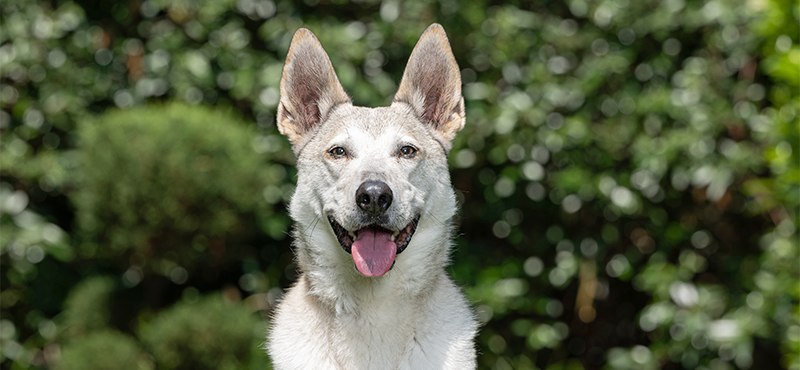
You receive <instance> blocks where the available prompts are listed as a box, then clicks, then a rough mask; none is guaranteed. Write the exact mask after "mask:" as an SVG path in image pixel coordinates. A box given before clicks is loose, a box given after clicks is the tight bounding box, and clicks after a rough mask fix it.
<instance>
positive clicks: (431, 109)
mask: <svg viewBox="0 0 800 370" xmlns="http://www.w3.org/2000/svg"><path fill="white" fill-rule="evenodd" d="M394 102H396V103H399V102H403V103H407V104H408V105H410V106H411V108H412V109H413V110H414V112H415V113H416V114H417V116H418V117H419V119H420V120H421V121H422V122H424V123H426V124H428V125H430V127H431V128H432V129H433V132H434V133H435V134H436V135H437V136H438V137H437V139H438V140H439V141H440V142H441V143H442V145H443V146H444V147H445V149H446V150H450V146H451V141H452V140H453V138H455V136H456V133H458V131H460V130H461V129H462V128H464V98H463V97H462V96H461V72H459V70H458V64H456V59H455V58H454V57H453V51H452V50H450V42H449V41H448V40H447V35H446V34H445V33H444V28H442V26H441V25H439V24H436V23H434V24H432V25H430V27H428V29H427V30H425V32H424V33H422V36H420V38H419V41H417V46H415V47H414V51H412V52H411V57H410V58H409V59H408V65H406V71H405V72H404V73H403V80H402V81H400V88H399V89H398V90H397V94H395V96H394Z"/></svg>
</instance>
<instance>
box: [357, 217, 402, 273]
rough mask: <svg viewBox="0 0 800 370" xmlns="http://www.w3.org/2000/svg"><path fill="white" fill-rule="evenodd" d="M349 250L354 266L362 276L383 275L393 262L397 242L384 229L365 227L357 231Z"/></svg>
mask: <svg viewBox="0 0 800 370" xmlns="http://www.w3.org/2000/svg"><path fill="white" fill-rule="evenodd" d="M356 237H357V238H358V239H357V240H356V241H355V242H353V246H352V248H351V252H352V253H353V261H354V262H355V263H356V268H357V269H358V271H359V272H360V273H361V274H362V275H364V276H383V274H385V273H386V272H387V271H389V269H390V268H391V267H392V264H393V263H394V256H395V254H396V253H397V244H395V243H394V242H393V241H392V240H391V239H390V238H391V234H389V233H388V232H386V231H379V230H376V229H371V228H366V229H361V230H359V231H358V235H356Z"/></svg>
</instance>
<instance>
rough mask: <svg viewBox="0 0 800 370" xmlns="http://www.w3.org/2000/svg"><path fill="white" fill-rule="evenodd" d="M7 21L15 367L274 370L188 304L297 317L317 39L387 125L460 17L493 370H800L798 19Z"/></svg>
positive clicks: (125, 7)
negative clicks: (101, 361) (298, 136)
mask: <svg viewBox="0 0 800 370" xmlns="http://www.w3.org/2000/svg"><path fill="white" fill-rule="evenodd" d="M0 16H2V19H3V22H2V23H0V77H2V85H0V98H1V99H0V106H2V110H0V132H2V137H0V146H2V148H3V155H0V175H1V176H2V177H3V180H2V181H3V182H2V184H0V209H1V210H2V214H0V265H1V266H2V270H3V274H2V276H1V278H2V281H0V286H2V292H1V293H0V309H2V316H3V320H2V321H0V338H2V339H3V352H2V356H3V357H0V358H1V359H2V360H0V361H3V365H4V366H5V365H6V364H7V363H13V365H12V366H16V367H18V368H24V367H34V368H45V367H49V368H52V367H54V366H55V365H57V364H53V363H51V362H49V361H51V359H52V357H51V356H48V355H47V353H52V352H48V351H52V348H57V347H54V346H58V345H63V348H62V351H63V352H62V353H63V354H64V355H65V356H66V354H67V353H75V352H68V351H67V350H68V349H69V348H73V347H71V346H73V345H77V344H78V343H82V341H84V340H85V339H86V338H90V336H95V335H100V334H95V333H97V330H100V332H101V333H102V332H105V333H107V332H106V330H111V329H110V328H109V329H106V328H108V327H112V328H116V329H118V330H119V331H122V332H130V331H134V332H138V333H140V334H141V336H140V338H139V340H140V342H141V343H147V345H137V346H139V347H142V348H147V349H148V350H149V351H151V353H152V354H153V356H155V358H156V360H157V361H158V363H159V365H158V366H159V367H165V368H172V367H175V368H177V367H179V366H183V365H185V364H188V363H189V362H185V361H189V360H186V359H185V358H186V357H183V356H188V354H189V353H194V354H199V353H225V354H229V353H239V354H241V355H242V356H244V357H243V358H248V356H250V357H249V358H251V359H252V361H254V362H251V363H250V365H249V366H251V367H256V366H260V365H254V364H255V363H256V362H259V361H262V360H263V358H262V357H258V356H260V355H263V352H262V351H260V350H257V349H256V348H255V347H254V346H253V345H252V344H253V343H255V342H253V341H254V340H255V339H252V338H260V337H261V336H260V334H252V333H251V334H248V335H254V336H255V337H252V336H251V337H247V338H251V339H249V340H248V341H247V343H248V344H243V345H242V346H241V347H239V348H237V349H236V350H233V349H226V348H224V346H225V345H226V344H225V343H218V342H217V341H214V342H213V343H212V342H209V343H208V344H202V343H200V342H196V341H194V340H195V339H196V338H195V335H194V334H193V333H197V332H196V330H200V329H202V328H205V329H202V330H212V329H213V330H217V329H219V328H216V327H214V326H213V324H212V323H213V322H215V321H214V319H213V317H212V316H208V317H206V316H202V315H201V312H199V311H195V310H193V309H189V307H201V306H202V305H212V304H211V303H209V302H211V301H213V300H214V299H216V298H213V299H212V298H209V301H203V302H204V303H189V302H188V301H183V300H181V299H180V298H179V297H181V296H187V297H190V296H192V294H190V293H191V292H195V293H194V294H196V292H197V291H202V292H211V291H217V290H220V289H223V288H225V287H227V288H225V289H231V286H232V285H238V287H239V289H240V292H241V293H244V294H250V298H252V300H250V301H252V302H270V303H274V302H275V299H276V297H278V296H279V292H280V289H281V288H283V287H286V286H288V284H289V283H290V282H291V281H293V279H294V273H295V267H294V265H293V264H292V256H291V251H290V249H289V246H288V242H289V241H288V240H287V238H285V235H286V234H285V232H286V230H287V229H288V220H287V218H286V214H285V211H284V209H283V208H284V205H285V201H286V200H287V199H288V197H289V195H290V194H291V192H292V189H293V187H292V182H293V178H294V176H293V173H292V171H293V169H292V161H293V160H292V153H291V152H290V150H289V146H288V143H287V142H286V140H285V139H283V138H282V137H280V135H279V134H278V133H277V130H276V128H275V125H274V119H275V118H274V115H275V112H274V110H275V108H276V106H277V103H278V99H279V86H278V83H279V81H280V75H281V68H282V64H283V57H284V55H285V53H286V50H287V49H288V46H289V41H290V40H291V35H292V33H293V32H294V31H295V30H296V29H297V28H298V27H301V26H303V27H308V28H310V29H311V30H312V31H314V32H315V33H316V34H317V36H318V37H319V38H320V40H321V42H322V44H323V46H324V47H325V48H326V50H327V51H328V53H329V54H330V57H331V60H332V62H333V64H334V67H335V68H336V70H337V73H338V75H339V78H340V80H341V81H342V84H343V85H344V87H345V89H346V90H347V91H348V92H349V93H350V94H351V95H352V97H353V99H354V101H355V102H356V103H357V104H360V105H368V106H376V105H383V104H386V103H387V102H388V101H390V99H391V95H392V93H393V92H394V90H395V89H396V88H397V83H398V82H399V79H400V76H401V74H402V72H403V68H404V67H405V63H406V61H407V58H408V55H409V54H410V52H411V48H412V47H413V45H414V43H415V42H416V40H417V38H418V37H419V34H420V33H421V32H422V30H424V28H425V27H427V26H428V25H429V24H430V23H432V22H439V23H442V24H443V26H444V28H445V29H446V30H447V33H448V35H449V37H450V41H451V44H452V47H453V51H454V54H455V56H456V59H457V60H458V62H459V65H460V67H461V68H462V80H463V83H464V86H463V92H464V96H465V101H466V107H467V126H466V127H465V129H464V131H463V132H461V133H460V134H459V136H458V137H457V139H456V143H455V145H454V149H453V151H452V152H451V155H450V159H451V164H452V167H454V170H453V183H454V185H455V187H456V188H457V190H458V191H459V196H460V199H461V200H463V204H462V207H461V209H462V214H461V215H460V221H461V223H462V225H461V228H460V230H461V232H462V234H461V235H460V236H459V237H458V238H457V240H456V243H457V248H456V251H455V253H454V256H453V262H454V263H453V266H452V267H451V273H452V274H453V275H454V277H455V278H456V280H458V281H459V282H460V283H461V284H462V285H464V286H466V287H468V288H466V290H467V293H468V294H469V296H470V297H471V299H472V300H473V301H474V302H476V309H477V314H478V316H479V317H480V319H481V320H482V322H483V323H484V326H483V328H482V331H481V334H480V336H479V338H478V340H479V348H480V353H481V356H480V358H479V365H480V367H481V368H495V369H509V368H514V369H534V368H536V369H551V368H552V369H555V368H564V369H595V368H608V369H642V368H685V369H730V368H741V369H746V368H787V369H793V370H797V369H800V357H798V353H800V308H799V307H798V303H799V302H800V285H798V281H800V266H798V264H797V260H798V258H800V246H799V245H798V241H797V228H798V226H800V212H798V207H800V161H799V160H798V154H799V153H800V148H799V147H798V137H800V125H799V124H798V120H797V117H798V115H800V97H799V95H800V94H798V89H800V86H798V84H800V82H798V81H800V80H799V79H798V71H800V40H799V39H798V32H800V30H799V27H800V26H798V24H800V6H798V4H797V3H796V2H787V1H780V0H767V1H744V0H731V1H721V0H709V1H694V0H691V1H690V0H687V1H640V2H635V1H625V0H615V1H592V2H588V1H584V0H569V1H566V2H544V3H541V2H538V3H537V2H521V1H511V2H502V3H498V2H494V3H489V2H483V1H470V2H458V1H451V0H441V1H437V2H431V1H425V0H411V1H402V2H400V1H389V0H387V1H378V0H367V1H354V2H352V3H348V2H342V1H333V2H330V1H306V2H304V3H302V4H301V3H297V2H292V1H287V0H276V1H272V0H258V1H256V0H237V1H232V0H230V1H175V2H171V1H162V0H149V1H143V2H100V3H97V4H95V3H91V4H90V3H89V2H86V1H84V0H78V1H77V2H41V1H40V2H31V1H21V0H8V1H4V2H2V3H0ZM171 100H175V101H182V102H184V104H185V105H172V104H164V101H171ZM144 105H147V106H148V108H139V107H140V106H144ZM151 105H156V106H155V107H151ZM207 105H214V106H216V107H217V108H216V109H210V108H202V107H203V106H207ZM110 109H114V111H113V112H111V113H107V112H106V111H107V110H110ZM220 111H225V112H226V113H220ZM97 113H101V114H100V115H99V116H98V115H97ZM239 121H245V122H255V124H247V123H244V122H239ZM73 207H74V208H73ZM97 275H99V276H107V275H111V276H115V280H117V279H118V281H119V282H120V283H117V282H113V283H111V282H110V281H109V280H103V279H102V278H101V279H100V280H84V276H97ZM78 281H83V283H80V284H78V285H75V284H76V283H77V282H78ZM73 286H74V288H73ZM70 289H73V291H72V293H71V294H70V295H69V297H70V298H68V299H67V298H66V296H67V292H68V291H70ZM187 292H188V293H187ZM109 294H113V297H114V300H115V301H116V300H119V301H120V302H122V303H116V304H113V305H112V306H111V307H110V308H109V311H104V310H105V309H104V308H103V307H107V306H105V304H106V303H104V302H108V301H107V299H108V298H107V297H109ZM262 294H263V295H262ZM92 297H94V298H92ZM250 298H248V299H250ZM176 301H178V302H179V303H175V305H176V307H173V308H168V307H169V306H170V305H172V304H173V303H174V302H176ZM92 302H95V303H92ZM220 302H221V301H220V300H217V303H216V304H217V306H214V307H217V308H214V309H215V310H218V311H224V310H222V309H221V308H219V307H220V306H219V305H222V303H220ZM62 303H63V307H62ZM226 307H227V306H226ZM262 308H265V309H266V308H268V307H262ZM161 310H166V311H164V312H163V313H162V312H161ZM102 312H107V313H103V314H100V313H102ZM237 312H238V311H237ZM95 313H97V314H98V315H100V316H97V317H98V318H96V319H90V317H91V315H94V314H95ZM219 314H222V313H219ZM161 315H166V316H161ZM236 315H240V316H241V317H245V316H246V315H245V314H244V313H243V312H240V313H238V314H236ZM163 317H169V318H170V319H169V320H167V319H163ZM237 317H238V316H237ZM248 317H250V318H251V319H252V317H251V316H248ZM92 320H97V322H98V323H99V322H102V323H103V325H96V326H91V325H90V324H91V323H92ZM230 320H232V322H239V321H236V320H237V319H230ZM241 320H242V321H241V322H245V321H246V320H245V319H241ZM217 321H218V322H220V323H223V320H221V319H220V320H217ZM68 323H71V324H68ZM129 323H141V327H137V325H138V324H132V325H133V327H127V326H126V325H129ZM179 323H181V324H179ZM193 323H198V325H199V324H200V323H202V325H200V326H194V324H193ZM248 325H251V328H250V329H253V327H257V329H256V330H260V329H258V327H259V325H258V324H254V323H251V324H248ZM244 326H245V324H241V327H239V329H237V330H239V331H237V333H242V334H241V336H240V337H239V336H237V337H239V338H244V337H246V335H245V334H243V333H245V330H244ZM80 328H84V329H80ZM79 329H80V331H79V332H76V331H78V330H79ZM145 329H146V330H145ZM156 332H158V333H161V334H159V335H158V338H164V339H160V340H161V341H160V342H159V341H158V340H157V339H155V334H152V335H151V334H149V333H156ZM80 333H84V334H80ZM145 333H148V335H145ZM81 335H86V337H84V339H79V338H81ZM104 335H106V334H104ZM119 335H122V334H119ZM225 335H231V336H236V335H234V334H233V332H231V333H229V334H225ZM198 337H200V338H207V337H203V336H202V335H198ZM165 338H171V339H169V340H167V339H165ZM219 338H223V336H222V335H220V336H219ZM128 339H130V338H128ZM245 341H246V340H244V339H242V343H244V342H245ZM156 342H158V343H160V344H159V346H161V347H163V349H164V350H165V351H167V349H168V348H172V349H169V350H168V351H171V352H169V353H173V354H158V353H160V352H159V350H158V349H157V347H155V346H154V343H156ZM86 343H89V344H88V345H86V348H89V347H90V345H92V343H91V342H86ZM190 344H191V345H190ZM101 345H106V344H105V343H103V344H100V343H97V346H101ZM182 345H185V347H180V346H182ZM129 347H130V346H129ZM135 347H136V346H133V347H131V348H135ZM98 348H100V347H98ZM206 349H209V351H210V352H205V350H206ZM212 349H213V350H212ZM238 350H247V351H250V352H248V353H250V355H247V354H245V353H244V352H236V351H238ZM70 351H72V349H70ZM215 351H216V352H215ZM227 351H233V352H227ZM252 351H256V352H252ZM133 352H135V351H129V353H133ZM255 354H258V355H255ZM176 356H178V357H176ZM193 356H194V355H193ZM204 356H206V355H202V354H201V355H197V356H196V357H193V358H197V359H201V358H202V359H206V360H203V361H206V362H204V364H205V365H199V364H198V365H196V366H210V365H208V364H210V363H211V362H209V361H212V360H207V359H208V357H204ZM220 356H221V355H220ZM62 357H64V356H62ZM223 357H224V356H221V357H218V359H221V358H223ZM165 358H172V360H164V359H165ZM175 358H178V360H175ZM64 361H67V360H64ZM169 361H172V362H169ZM176 361H177V362H176ZM231 361H233V360H231ZM145 363H146V362H145ZM230 364H231V365H230V366H237V367H240V366H246V365H244V362H242V364H241V365H233V362H231V363H230ZM87 366H88V365H87ZM226 366H227V365H226ZM55 367H57V366H55Z"/></svg>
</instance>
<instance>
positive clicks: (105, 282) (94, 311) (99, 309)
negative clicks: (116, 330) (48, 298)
mask: <svg viewBox="0 0 800 370" xmlns="http://www.w3.org/2000/svg"><path fill="white" fill-rule="evenodd" d="M113 291H114V281H113V280H112V279H111V278H108V277H101V276H96V277H90V278H88V279H86V280H83V281H81V282H80V283H78V284H77V285H76V286H75V287H74V288H72V290H71V291H70V292H69V296H67V299H66V300H65V301H64V311H63V313H62V315H63V321H64V322H63V324H64V325H65V327H66V329H65V331H64V333H65V335H66V336H67V337H70V338H74V337H82V336H84V335H86V334H87V333H89V332H92V331H97V330H99V329H103V328H105V327H106V326H107V325H108V322H109V319H110V309H111V307H110V299H111V297H110V295H111V293H112V292H113Z"/></svg>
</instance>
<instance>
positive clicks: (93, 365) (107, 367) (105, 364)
mask: <svg viewBox="0 0 800 370" xmlns="http://www.w3.org/2000/svg"><path fill="white" fill-rule="evenodd" d="M56 368H57V369H61V370H146V369H152V364H151V363H150V360H149V358H148V357H147V355H146V354H145V352H144V351H142V349H141V347H140V346H139V343H137V341H136V339H134V338H132V337H131V336H129V335H125V334H122V333H120V332H117V331H113V330H108V329H106V330H102V331H98V332H94V333H91V334H89V335H87V336H85V337H83V338H81V339H78V340H76V341H72V342H68V343H67V344H66V345H64V347H63V349H62V350H61V362H60V363H59V365H58V367H56Z"/></svg>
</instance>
